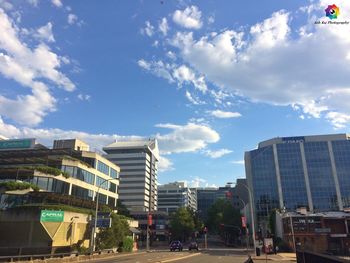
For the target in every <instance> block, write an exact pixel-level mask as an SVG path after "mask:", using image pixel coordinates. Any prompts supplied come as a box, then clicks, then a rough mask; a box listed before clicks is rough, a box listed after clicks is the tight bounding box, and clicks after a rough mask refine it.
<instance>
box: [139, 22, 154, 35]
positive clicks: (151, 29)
mask: <svg viewBox="0 0 350 263" xmlns="http://www.w3.org/2000/svg"><path fill="white" fill-rule="evenodd" d="M145 24H146V26H145V27H144V28H141V34H143V35H147V36H149V37H151V36H153V34H154V26H152V25H151V22H150V21H146V22H145Z"/></svg>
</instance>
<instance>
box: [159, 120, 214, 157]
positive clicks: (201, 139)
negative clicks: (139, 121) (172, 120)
mask: <svg viewBox="0 0 350 263" xmlns="http://www.w3.org/2000/svg"><path fill="white" fill-rule="evenodd" d="M156 127H158V128H165V129H170V130H171V132H170V133H167V134H163V135H161V134H157V135H156V138H157V139H158V142H159V148H160V151H161V153H163V154H170V153H182V152H196V151H198V150H201V149H203V148H205V147H206V146H207V144H209V143H215V142H217V141H219V140H220V135H219V134H218V133H217V132H216V131H215V130H213V129H212V128H210V127H209V126H207V125H204V124H196V123H188V124H186V125H175V124H169V123H168V124H157V125H156Z"/></svg>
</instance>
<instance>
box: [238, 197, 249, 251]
mask: <svg viewBox="0 0 350 263" xmlns="http://www.w3.org/2000/svg"><path fill="white" fill-rule="evenodd" d="M237 198H238V200H239V201H241V202H242V204H243V208H244V209H243V211H244V216H245V218H246V219H247V218H248V217H247V211H246V209H245V207H246V203H245V202H244V201H243V199H242V198H240V197H239V196H237ZM245 233H246V243H247V254H249V253H248V249H249V234H248V227H247V226H246V227H245Z"/></svg>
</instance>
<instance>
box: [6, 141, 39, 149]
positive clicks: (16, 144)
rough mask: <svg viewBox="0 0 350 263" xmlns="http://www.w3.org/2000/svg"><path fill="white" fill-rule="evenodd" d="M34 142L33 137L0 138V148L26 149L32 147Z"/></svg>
mask: <svg viewBox="0 0 350 263" xmlns="http://www.w3.org/2000/svg"><path fill="white" fill-rule="evenodd" d="M34 144H35V140H34V139H14V140H0V150H5V149H28V148H33V147H34Z"/></svg>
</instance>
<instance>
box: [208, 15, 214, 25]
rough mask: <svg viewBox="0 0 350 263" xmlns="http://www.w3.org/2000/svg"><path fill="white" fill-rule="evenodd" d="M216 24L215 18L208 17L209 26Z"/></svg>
mask: <svg viewBox="0 0 350 263" xmlns="http://www.w3.org/2000/svg"><path fill="white" fill-rule="evenodd" d="M214 22H215V18H214V16H209V17H208V24H209V25H210V24H213V23H214Z"/></svg>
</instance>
